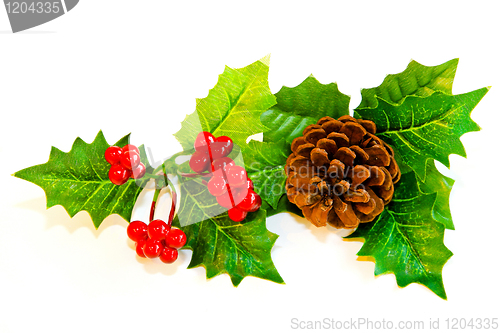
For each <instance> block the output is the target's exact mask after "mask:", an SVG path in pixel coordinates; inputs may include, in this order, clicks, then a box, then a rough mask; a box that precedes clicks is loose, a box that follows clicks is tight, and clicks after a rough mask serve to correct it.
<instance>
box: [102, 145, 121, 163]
mask: <svg viewBox="0 0 500 333" xmlns="http://www.w3.org/2000/svg"><path fill="white" fill-rule="evenodd" d="M122 154H123V150H122V149H121V148H120V147H117V146H111V147H109V148H108V149H106V151H105V152H104V158H105V159H106V161H107V162H108V163H109V164H111V165H115V164H118V163H120V156H122Z"/></svg>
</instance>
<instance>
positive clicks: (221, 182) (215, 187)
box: [207, 172, 227, 197]
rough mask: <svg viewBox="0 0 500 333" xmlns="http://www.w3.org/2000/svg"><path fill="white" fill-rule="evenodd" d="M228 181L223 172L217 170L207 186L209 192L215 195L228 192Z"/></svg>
mask: <svg viewBox="0 0 500 333" xmlns="http://www.w3.org/2000/svg"><path fill="white" fill-rule="evenodd" d="M226 185H227V181H226V178H224V176H223V174H222V172H216V173H215V174H214V176H213V177H212V178H211V179H210V180H209V181H208V184H207V188H208V192H210V194H211V195H213V196H214V197H218V196H219V195H223V194H224V193H226V192H227V187H226Z"/></svg>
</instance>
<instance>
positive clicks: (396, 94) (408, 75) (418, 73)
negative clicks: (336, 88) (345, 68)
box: [358, 59, 458, 109]
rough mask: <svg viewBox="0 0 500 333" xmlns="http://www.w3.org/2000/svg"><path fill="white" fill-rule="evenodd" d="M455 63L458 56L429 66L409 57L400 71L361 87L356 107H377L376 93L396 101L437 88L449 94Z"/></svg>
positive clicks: (427, 93) (424, 94) (385, 99)
mask: <svg viewBox="0 0 500 333" xmlns="http://www.w3.org/2000/svg"><path fill="white" fill-rule="evenodd" d="M457 65H458V59H452V60H450V61H447V62H445V63H444V64H441V65H438V66H430V67H428V66H424V65H421V64H419V63H418V62H416V61H412V62H410V64H409V65H408V67H407V68H406V69H405V70H404V71H403V72H401V73H398V74H390V75H387V76H386V78H385V79H384V81H383V82H382V84H381V85H380V86H378V87H375V88H369V89H362V90H361V97H362V99H361V103H360V105H359V106H358V108H360V109H364V108H371V109H373V108H376V107H377V106H378V100H377V97H378V98H380V99H383V100H384V101H386V102H388V103H391V104H396V105H397V104H401V103H402V102H403V100H404V98H405V97H406V96H419V97H427V96H430V95H432V94H433V93H434V92H436V91H440V92H443V93H447V94H449V95H451V88H452V85H453V79H454V78H455V73H456V71H457Z"/></svg>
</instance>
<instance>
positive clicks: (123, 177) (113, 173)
mask: <svg viewBox="0 0 500 333" xmlns="http://www.w3.org/2000/svg"><path fill="white" fill-rule="evenodd" d="M108 177H109V180H111V182H112V183H113V184H115V185H122V184H125V183H126V182H127V180H128V179H129V178H130V170H129V169H125V168H124V167H123V165H121V164H115V165H112V166H111V168H109V172H108Z"/></svg>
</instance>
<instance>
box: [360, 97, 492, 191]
mask: <svg viewBox="0 0 500 333" xmlns="http://www.w3.org/2000/svg"><path fill="white" fill-rule="evenodd" d="M488 89H489V88H482V89H478V90H474V91H472V92H469V93H465V94H460V95H447V94H444V93H440V92H435V93H434V94H432V95H430V96H427V97H424V98H422V97H414V96H408V97H406V98H405V99H404V101H403V102H402V103H401V104H400V105H394V104H391V103H387V102H386V101H384V100H383V99H381V98H379V97H378V96H377V97H376V98H377V100H378V104H377V107H376V108H374V109H362V108H358V109H356V110H355V117H360V118H363V119H368V120H372V121H374V122H375V124H376V125H377V135H378V136H379V137H381V138H382V139H383V140H385V141H386V142H387V143H388V144H390V145H391V146H392V147H393V148H394V149H395V150H396V151H398V154H399V155H400V157H401V159H402V161H403V162H404V164H406V165H407V166H409V167H410V168H412V169H413V170H414V171H415V172H416V173H417V175H418V177H419V178H420V179H422V181H424V180H425V173H426V172H425V171H426V164H427V161H428V160H430V159H436V160H438V161H439V162H441V163H443V164H444V165H446V166H447V167H449V166H450V162H449V158H448V155H449V154H457V155H460V156H463V157H465V156H466V155H465V149H464V147H463V145H462V143H461V142H460V136H462V135H463V134H465V133H467V132H471V131H478V130H479V129H480V128H479V126H478V125H477V124H476V123H475V122H474V121H472V119H471V118H470V113H471V112H472V109H474V107H475V106H476V105H477V103H479V101H480V100H481V98H483V96H484V95H485V94H486V93H487V92H488Z"/></svg>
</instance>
